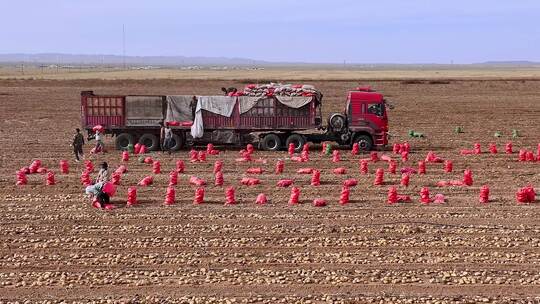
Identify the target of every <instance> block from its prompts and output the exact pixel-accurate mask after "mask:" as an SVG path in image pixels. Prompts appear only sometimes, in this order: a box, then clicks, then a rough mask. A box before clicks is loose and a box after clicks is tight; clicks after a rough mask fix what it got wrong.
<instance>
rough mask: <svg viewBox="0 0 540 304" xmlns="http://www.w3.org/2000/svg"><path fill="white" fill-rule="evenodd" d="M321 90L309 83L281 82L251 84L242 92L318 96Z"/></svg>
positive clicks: (261, 94)
mask: <svg viewBox="0 0 540 304" xmlns="http://www.w3.org/2000/svg"><path fill="white" fill-rule="evenodd" d="M319 94H320V92H319V91H317V90H316V89H315V87H314V86H312V85H309V84H303V85H302V84H281V83H269V84H263V85H255V84H249V85H247V86H246V87H245V88H244V91H243V92H241V95H245V96H256V97H262V96H274V95H280V96H316V95H319Z"/></svg>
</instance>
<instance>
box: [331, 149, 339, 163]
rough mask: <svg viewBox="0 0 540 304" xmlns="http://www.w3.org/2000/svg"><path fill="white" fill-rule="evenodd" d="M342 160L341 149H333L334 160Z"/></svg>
mask: <svg viewBox="0 0 540 304" xmlns="http://www.w3.org/2000/svg"><path fill="white" fill-rule="evenodd" d="M340 160H341V155H340V153H339V150H334V151H332V162H334V163H337V162H339V161H340Z"/></svg>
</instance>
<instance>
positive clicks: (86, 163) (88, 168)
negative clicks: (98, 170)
mask: <svg viewBox="0 0 540 304" xmlns="http://www.w3.org/2000/svg"><path fill="white" fill-rule="evenodd" d="M84 166H85V167H86V171H88V172H94V164H92V162H91V161H89V160H86V161H84ZM30 171H32V167H30Z"/></svg>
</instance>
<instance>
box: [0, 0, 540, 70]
mask: <svg viewBox="0 0 540 304" xmlns="http://www.w3.org/2000/svg"><path fill="white" fill-rule="evenodd" d="M122 24H125V27H126V54H127V55H184V56H224V57H244V58H252V59H260V60H269V61H289V62H290V61H304V62H334V63H341V62H343V60H346V61H347V62H349V63H352V62H356V63H376V62H393V63H426V62H433V63H450V61H451V60H453V61H454V63H474V62H483V61H489V60H533V61H540V0H516V1H499V0H492V1H487V0H485V1H484V0H478V1H474V0H469V1H465V0H452V1H426V0H424V1H421V0H401V1H400V0H377V1H353V0H332V1H321V0H309V1H308V0H306V1H304V0H300V1H280V0H275V1H255V0H252V1H247V0H230V1H218V0H215V1H211V0H193V1H191V0H190V1H181V0H180V1H166V0H164V1H159V0H154V1H146V0H118V1H113V0H110V1H109V0H93V1H90V0H89V1H75V0H59V1H53V0H51V1H44V0H42V1H39V0H33V1H32V0H16V1H9V0H0V28H1V30H0V53H44V52H58V53H77V54H117V55H120V54H122Z"/></svg>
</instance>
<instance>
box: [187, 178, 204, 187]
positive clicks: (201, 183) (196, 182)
mask: <svg viewBox="0 0 540 304" xmlns="http://www.w3.org/2000/svg"><path fill="white" fill-rule="evenodd" d="M189 183H190V184H191V185H194V186H197V187H202V186H206V181H204V180H203V179H200V178H198V177H196V176H192V177H190V178H189Z"/></svg>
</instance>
